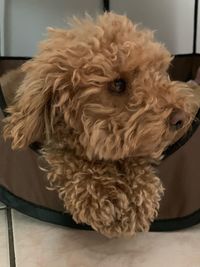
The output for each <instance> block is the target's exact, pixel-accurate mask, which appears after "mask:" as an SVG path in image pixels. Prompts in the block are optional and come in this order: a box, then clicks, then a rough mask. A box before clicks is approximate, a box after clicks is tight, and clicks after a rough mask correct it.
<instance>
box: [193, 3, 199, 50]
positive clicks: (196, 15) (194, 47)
mask: <svg viewBox="0 0 200 267" xmlns="http://www.w3.org/2000/svg"><path fill="white" fill-rule="evenodd" d="M198 4H199V0H195V4H194V37H193V54H196V47H197V23H198Z"/></svg>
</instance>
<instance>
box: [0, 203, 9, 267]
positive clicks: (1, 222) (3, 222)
mask: <svg viewBox="0 0 200 267" xmlns="http://www.w3.org/2000/svg"><path fill="white" fill-rule="evenodd" d="M0 206H1V207H2V204H0ZM0 266H1V267H8V266H10V262H9V243H8V226H7V218H6V211H5V210H0Z"/></svg>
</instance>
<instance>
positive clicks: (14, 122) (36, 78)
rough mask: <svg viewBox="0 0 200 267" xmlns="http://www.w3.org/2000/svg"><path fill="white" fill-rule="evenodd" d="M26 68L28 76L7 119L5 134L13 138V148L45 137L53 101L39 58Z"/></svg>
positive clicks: (6, 136) (21, 146)
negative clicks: (39, 65)
mask: <svg viewBox="0 0 200 267" xmlns="http://www.w3.org/2000/svg"><path fill="white" fill-rule="evenodd" d="M37 64H38V63H37ZM35 67H36V69H35ZM23 69H24V71H25V72H26V75H25V78H24V80H23V81H22V83H21V85H20V87H19V88H18V90H17V94H16V96H15V99H14V101H13V103H12V104H11V106H9V107H8V108H7V112H8V114H9V115H8V117H7V118H5V120H4V122H5V126H4V130H3V135H4V138H5V139H8V138H11V139H12V148H13V149H17V148H23V147H25V146H28V145H29V144H30V143H32V142H34V141H39V140H40V139H41V138H42V136H43V135H44V132H45V113H46V111H47V108H48V102H49V89H48V88H47V87H46V88H45V87H44V84H45V83H44V79H43V77H42V74H41V73H40V72H38V69H37V66H35V61H34V60H33V61H30V62H28V63H26V64H25V65H24V67H23Z"/></svg>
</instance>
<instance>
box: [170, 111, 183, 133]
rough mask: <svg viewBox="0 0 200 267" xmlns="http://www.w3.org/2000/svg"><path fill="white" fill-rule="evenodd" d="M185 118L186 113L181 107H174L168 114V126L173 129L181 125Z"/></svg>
mask: <svg viewBox="0 0 200 267" xmlns="http://www.w3.org/2000/svg"><path fill="white" fill-rule="evenodd" d="M185 120H186V113H185V112H184V111H183V110H182V109H175V110H174V111H173V112H172V114H171V116H170V120H169V123H170V126H171V127H173V128H174V129H175V130H178V129H180V128H182V127H183V125H184V123H185Z"/></svg>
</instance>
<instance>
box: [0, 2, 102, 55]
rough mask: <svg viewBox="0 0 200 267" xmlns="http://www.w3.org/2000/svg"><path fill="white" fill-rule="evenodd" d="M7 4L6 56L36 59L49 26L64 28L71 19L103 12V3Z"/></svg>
mask: <svg viewBox="0 0 200 267" xmlns="http://www.w3.org/2000/svg"><path fill="white" fill-rule="evenodd" d="M0 1H1V0H0ZM5 1H6V13H5V15H6V16H5V17H6V20H5V56H33V55H34V54H35V52H36V48H37V43H38V42H39V41H40V40H42V39H44V38H45V34H46V27H47V26H52V27H54V26H55V27H62V28H64V27H67V24H66V22H65V21H66V19H67V17H71V16H72V15H84V12H85V11H87V12H88V13H89V14H91V15H96V14H97V13H100V12H102V10H103V9H102V1H101V0H5Z"/></svg>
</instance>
